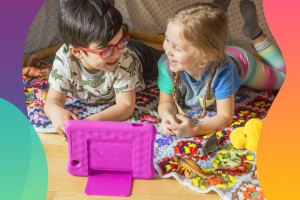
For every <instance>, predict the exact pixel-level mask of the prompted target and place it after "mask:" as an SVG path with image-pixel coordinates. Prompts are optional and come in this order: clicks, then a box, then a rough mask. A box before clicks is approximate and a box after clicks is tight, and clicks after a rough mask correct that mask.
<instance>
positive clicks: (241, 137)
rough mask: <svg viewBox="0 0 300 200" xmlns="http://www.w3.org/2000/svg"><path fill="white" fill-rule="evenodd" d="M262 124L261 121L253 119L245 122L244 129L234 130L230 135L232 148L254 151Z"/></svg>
mask: <svg viewBox="0 0 300 200" xmlns="http://www.w3.org/2000/svg"><path fill="white" fill-rule="evenodd" d="M262 124H263V121H262V120H261V119H258V118H253V119H250V120H249V121H248V122H246V124H245V126H244V127H238V128H236V129H234V130H233V131H232V132H231V134H230V141H231V143H232V145H233V147H234V148H236V149H247V150H251V151H256V150H257V145H258V139H259V135H260V131H261V128H262Z"/></svg>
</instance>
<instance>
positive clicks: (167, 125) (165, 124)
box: [160, 115, 179, 136]
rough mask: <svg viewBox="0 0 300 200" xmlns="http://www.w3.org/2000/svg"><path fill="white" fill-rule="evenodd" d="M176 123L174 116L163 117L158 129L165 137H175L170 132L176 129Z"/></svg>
mask: <svg viewBox="0 0 300 200" xmlns="http://www.w3.org/2000/svg"><path fill="white" fill-rule="evenodd" d="M178 125H179V124H178V123H177V122H176V119H175V117H174V116H171V115H170V116H169V117H165V118H164V119H162V122H161V125H160V128H161V130H162V131H163V133H165V134H167V135H174V136H175V135H176V134H175V133H174V132H173V131H172V130H174V129H176V128H177V127H178Z"/></svg>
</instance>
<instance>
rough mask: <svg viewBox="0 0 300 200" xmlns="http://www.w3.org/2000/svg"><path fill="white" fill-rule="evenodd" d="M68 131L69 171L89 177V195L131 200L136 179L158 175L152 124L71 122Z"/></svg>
mask: <svg viewBox="0 0 300 200" xmlns="http://www.w3.org/2000/svg"><path fill="white" fill-rule="evenodd" d="M65 131H66V134H67V139H68V142H69V144H68V150H69V161H68V165H67V171H68V172H69V173H70V174H72V175H74V176H88V181H87V185H86V189H85V193H86V194H91V195H105V196H129V195H130V194H131V185H132V178H139V179H151V178H153V176H154V175H155V169H154V166H153V142H154V138H155V134H156V128H155V127H154V126H153V125H152V124H142V123H129V122H99V121H88V120H71V121H69V122H68V123H67V124H66V126H65Z"/></svg>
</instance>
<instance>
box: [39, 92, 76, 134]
mask: <svg viewBox="0 0 300 200" xmlns="http://www.w3.org/2000/svg"><path fill="white" fill-rule="evenodd" d="M66 97H67V94H66V93H63V92H58V91H56V90H55V89H53V88H51V87H50V88H49V91H48V94H47V98H46V102H45V106H44V111H45V114H46V115H47V116H48V118H49V119H50V120H51V122H52V124H53V126H54V128H55V129H56V131H57V132H58V133H61V134H62V133H63V131H64V125H65V123H66V122H67V121H68V120H70V119H77V117H76V116H75V115H74V114H73V113H71V112H70V111H68V110H65V109H64V104H65V101H66Z"/></svg>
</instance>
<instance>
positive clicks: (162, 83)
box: [157, 60, 173, 94]
mask: <svg viewBox="0 0 300 200" xmlns="http://www.w3.org/2000/svg"><path fill="white" fill-rule="evenodd" d="M157 66H158V79H157V85H158V88H159V89H160V91H162V92H163V93H165V94H172V91H173V81H172V79H171V77H170V76H169V74H168V72H167V69H166V68H165V66H164V65H163V63H162V61H161V60H159V61H158V62H157Z"/></svg>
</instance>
